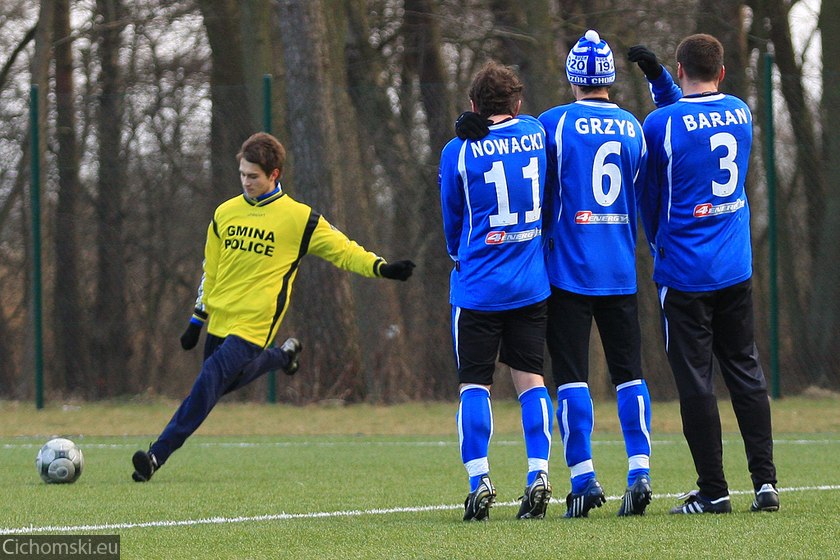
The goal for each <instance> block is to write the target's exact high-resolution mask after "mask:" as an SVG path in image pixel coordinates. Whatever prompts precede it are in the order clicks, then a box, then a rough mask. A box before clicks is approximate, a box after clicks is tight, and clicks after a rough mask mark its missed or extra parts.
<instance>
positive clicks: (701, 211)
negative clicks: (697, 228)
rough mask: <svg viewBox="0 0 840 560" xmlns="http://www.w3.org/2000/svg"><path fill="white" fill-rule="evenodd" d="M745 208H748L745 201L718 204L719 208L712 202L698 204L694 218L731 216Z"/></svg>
mask: <svg viewBox="0 0 840 560" xmlns="http://www.w3.org/2000/svg"><path fill="white" fill-rule="evenodd" d="M744 206H746V202H745V201H744V200H743V199H739V200H736V201H735V202H727V203H725V204H718V205H717V206H715V205H714V204H712V203H711V202H706V203H705V204H698V205H697V206H695V207H694V217H695V218H706V217H708V216H717V215H718V214H731V213H732V212H737V211H738V210H740V209H741V208H743V207H744Z"/></svg>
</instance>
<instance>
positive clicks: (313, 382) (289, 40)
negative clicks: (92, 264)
mask: <svg viewBox="0 0 840 560" xmlns="http://www.w3.org/2000/svg"><path fill="white" fill-rule="evenodd" d="M277 6H278V13H279V17H280V36H281V38H282V41H283V51H284V53H285V62H286V84H285V85H286V91H287V97H288V104H289V105H288V117H287V118H288V123H289V137H290V140H289V142H288V143H287V148H288V150H289V153H290V157H291V158H292V159H294V161H295V181H294V185H293V187H292V190H293V191H294V192H295V193H297V198H299V199H300V200H302V201H304V202H306V203H307V204H309V205H311V206H312V208H313V209H314V210H315V211H316V212H319V213H322V214H323V215H324V216H325V217H326V218H327V219H328V220H329V221H330V222H331V223H333V224H336V225H338V226H341V227H340V229H341V228H342V227H344V224H346V223H347V216H348V212H347V211H346V209H345V205H344V204H343V201H344V200H345V197H344V193H343V191H342V189H343V188H345V187H344V184H343V181H342V177H341V174H340V170H341V168H342V165H341V162H340V158H341V157H342V153H343V147H342V146H341V145H340V143H339V141H338V127H337V124H336V117H335V116H334V115H336V114H338V113H339V111H338V104H337V103H336V97H335V92H334V90H333V86H332V84H331V83H330V77H331V76H330V67H331V64H332V63H333V61H331V60H330V58H329V56H330V52H329V45H328V43H327V32H328V28H327V20H326V16H325V14H324V7H323V5H322V3H321V2H305V3H304V2H296V1H295V0H281V1H279V2H278V3H277ZM295 299H296V301H295V302H293V303H292V308H291V310H292V311H293V312H294V318H295V319H294V324H295V325H296V326H297V329H298V330H299V331H300V332H299V335H300V338H301V339H302V341H303V344H304V345H305V346H306V348H307V351H306V356H307V357H306V358H304V360H305V365H304V366H303V367H306V369H307V378H308V379H307V383H306V386H303V385H300V384H298V382H297V380H295V383H296V387H297V389H298V391H299V394H301V395H302V396H304V398H313V397H316V398H317V397H320V396H327V397H331V398H336V397H337V398H344V399H349V400H353V401H356V400H360V399H361V398H362V397H363V389H364V380H363V376H362V373H361V371H360V369H361V368H360V349H359V346H358V332H357V330H356V327H355V324H354V323H353V317H354V316H355V314H356V306H355V304H354V302H353V297H352V293H351V289H350V282H349V279H348V277H347V273H346V272H344V271H341V270H338V269H336V268H335V267H333V266H332V265H331V264H328V263H325V262H323V261H320V259H307V260H306V262H305V264H304V266H303V267H302V268H301V271H300V274H299V276H298V280H297V283H296V285H295ZM304 317H305V319H303V318H304ZM307 393H308V394H307Z"/></svg>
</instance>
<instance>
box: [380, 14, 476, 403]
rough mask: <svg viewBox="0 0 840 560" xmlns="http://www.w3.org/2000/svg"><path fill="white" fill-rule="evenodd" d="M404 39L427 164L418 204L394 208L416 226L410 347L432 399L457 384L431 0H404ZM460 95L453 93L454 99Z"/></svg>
mask: <svg viewBox="0 0 840 560" xmlns="http://www.w3.org/2000/svg"><path fill="white" fill-rule="evenodd" d="M403 27H404V35H405V77H404V80H405V81H406V82H409V83H415V82H416V83H417V84H418V86H419V90H420V101H421V104H422V108H423V110H424V112H425V113H426V119H427V123H428V127H429V149H430V151H431V154H432V161H430V162H429V164H428V165H427V166H426V170H425V173H424V176H423V180H422V181H421V182H418V183H417V185H416V187H415V188H417V189H419V192H421V193H422V194H421V200H420V202H419V204H416V205H414V206H411V207H408V206H405V205H404V204H402V201H401V204H400V207H399V209H398V213H397V219H398V220H399V221H400V223H409V222H415V223H418V224H420V226H421V227H420V231H421V232H422V234H421V235H419V236H418V237H417V240H416V241H417V244H416V249H415V250H416V251H417V252H416V257H417V259H418V261H419V266H420V267H421V268H422V271H421V272H422V275H421V274H418V278H417V280H418V283H420V284H421V286H420V288H421V290H422V291H421V293H420V294H419V295H418V296H416V297H415V302H416V307H415V310H414V312H413V313H412V315H414V316H416V317H418V318H419V319H418V321H417V322H416V323H415V325H416V326H415V327H414V329H413V331H414V332H413V334H414V336H415V337H416V338H415V341H414V342H413V346H415V347H416V348H419V349H421V351H422V352H423V354H422V357H421V358H420V360H421V361H420V363H422V364H424V365H425V366H426V368H427V370H428V371H426V372H425V373H424V375H425V376H426V379H427V380H428V382H429V385H430V390H431V391H433V392H434V396H435V397H441V398H442V397H451V396H452V395H453V394H454V391H455V387H456V386H457V376H456V375H455V372H454V368H455V362H454V359H453V356H454V353H453V351H452V337H451V331H450V329H449V325H450V323H451V307H450V305H449V273H450V271H451V270H452V262H451V260H450V259H449V257H448V256H447V254H446V242H445V240H444V237H443V218H442V216H441V209H440V194H439V193H440V190H439V187H438V184H437V165H438V161H439V156H440V151H441V150H442V149H443V146H444V145H445V144H446V142H448V141H449V139H451V138H452V137H454V136H455V133H454V122H455V121H454V119H455V117H456V116H457V115H456V114H455V103H454V101H453V99H452V96H451V95H450V94H449V92H448V91H447V88H446V84H447V82H448V80H449V78H448V77H447V74H446V71H445V69H444V65H443V57H442V54H441V51H440V49H441V38H440V37H441V34H440V23H439V20H438V19H437V18H436V17H435V9H434V2H431V1H430V0H406V2H405V17H404V22H403ZM457 94H460V95H466V92H456V95H457Z"/></svg>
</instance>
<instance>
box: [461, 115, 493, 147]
mask: <svg viewBox="0 0 840 560" xmlns="http://www.w3.org/2000/svg"><path fill="white" fill-rule="evenodd" d="M487 122H488V121H487V119H485V118H483V117H482V116H481V115H479V114H478V113H473V112H472V111H464V112H463V113H461V114H460V115H458V118H457V119H456V120H455V134H457V135H458V138H460V139H461V140H468V139H469V140H481V139H482V138H484V137H485V136H487V135H488V134H490V127H488V126H487Z"/></svg>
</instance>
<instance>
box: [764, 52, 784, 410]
mask: <svg viewBox="0 0 840 560" xmlns="http://www.w3.org/2000/svg"><path fill="white" fill-rule="evenodd" d="M764 92H765V96H766V104H767V112H766V119H765V122H766V127H767V131H766V138H765V142H764V147H765V152H766V153H765V158H764V160H765V166H766V168H767V169H766V173H767V228H768V231H767V243H768V248H767V251H768V253H769V255H768V260H769V266H770V383H771V389H770V394H771V396H772V397H773V398H774V399H778V398H780V397H781V396H782V391H781V379H780V377H779V376H780V373H779V287H778V285H777V278H776V274H777V270H778V246H777V239H776V233H777V230H776V150H775V142H776V130H775V125H774V124H773V55H772V54H770V53H766V54H765V55H764Z"/></svg>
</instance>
